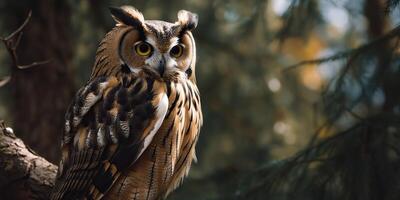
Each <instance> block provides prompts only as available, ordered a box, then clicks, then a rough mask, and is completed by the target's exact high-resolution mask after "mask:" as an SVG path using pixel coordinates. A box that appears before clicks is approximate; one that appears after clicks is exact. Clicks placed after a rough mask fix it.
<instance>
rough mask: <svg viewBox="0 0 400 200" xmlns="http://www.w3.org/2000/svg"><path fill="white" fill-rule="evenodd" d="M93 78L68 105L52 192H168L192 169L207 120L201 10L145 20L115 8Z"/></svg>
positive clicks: (96, 195)
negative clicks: (200, 64) (198, 74)
mask: <svg viewBox="0 0 400 200" xmlns="http://www.w3.org/2000/svg"><path fill="white" fill-rule="evenodd" d="M111 13H112V15H113V17H114V19H115V20H116V21H117V26H116V27H115V28H114V29H113V30H111V31H110V32H109V33H108V34H107V35H106V37H105V38H104V39H103V41H102V42H101V43H100V45H99V48H98V50H97V54H96V61H95V64H94V67H93V70H92V75H91V78H90V80H89V81H88V83H87V84H86V85H85V86H84V87H82V88H81V89H80V90H79V91H78V92H77V94H76V96H75V98H74V100H73V102H72V103H71V105H70V107H69V108H68V110H67V114H66V118H65V119H66V122H65V131H64V137H63V141H62V147H61V149H62V159H61V162H60V165H59V172H58V177H57V181H56V185H55V187H54V190H53V193H52V196H51V198H52V199H137V200H142V199H147V200H151V199H163V198H166V196H167V195H168V194H169V193H170V192H171V191H172V190H174V189H175V188H176V187H177V186H178V185H179V184H180V182H181V181H182V179H183V178H184V177H185V176H186V175H187V174H188V171H189V169H190V165H191V162H192V160H193V159H195V145H196V142H197V139H198V135H199V131H200V127H201V125H202V114H201V105H200V96H199V91H198V89H197V86H196V79H195V73H194V72H195V62H196V47H195V43H194V39H193V36H192V34H191V30H193V29H194V28H195V27H196V26H197V16H196V15H195V14H193V13H190V12H187V11H180V12H179V13H178V21H177V22H175V23H168V22H163V21H146V20H144V18H143V16H142V14H141V13H140V12H138V11H137V10H136V9H134V8H133V7H129V6H124V7H121V8H111Z"/></svg>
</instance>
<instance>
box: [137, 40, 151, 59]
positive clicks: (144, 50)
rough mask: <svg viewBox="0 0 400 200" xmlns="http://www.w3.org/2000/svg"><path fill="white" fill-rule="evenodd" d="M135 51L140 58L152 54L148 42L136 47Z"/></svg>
mask: <svg viewBox="0 0 400 200" xmlns="http://www.w3.org/2000/svg"><path fill="white" fill-rule="evenodd" d="M135 51H136V53H137V54H138V55H139V56H148V55H150V53H151V46H150V44H148V43H146V42H141V43H139V44H137V45H135Z"/></svg>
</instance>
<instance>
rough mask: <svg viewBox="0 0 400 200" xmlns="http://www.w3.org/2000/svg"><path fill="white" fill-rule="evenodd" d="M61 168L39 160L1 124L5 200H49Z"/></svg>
mask: <svg viewBox="0 0 400 200" xmlns="http://www.w3.org/2000/svg"><path fill="white" fill-rule="evenodd" d="M56 173H57V166H55V165H54V164H52V163H50V162H48V161H47V160H46V159H44V158H42V157H40V156H38V155H37V154H36V153H35V152H33V151H32V150H31V149H29V148H28V147H27V146H26V145H25V144H24V142H23V141H22V140H21V139H19V138H17V137H16V136H15V135H14V134H13V133H12V131H10V130H7V129H6V128H5V126H4V123H3V122H0V193H1V199H14V200H23V199H48V197H49V194H50V192H51V188H52V187H53V186H54V181H55V177H56Z"/></svg>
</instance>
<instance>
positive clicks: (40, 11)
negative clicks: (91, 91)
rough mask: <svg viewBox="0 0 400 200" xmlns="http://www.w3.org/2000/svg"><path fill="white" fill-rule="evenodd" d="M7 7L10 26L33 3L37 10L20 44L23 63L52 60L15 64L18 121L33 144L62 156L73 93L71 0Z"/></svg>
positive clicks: (22, 133) (15, 114) (52, 155)
mask: <svg viewBox="0 0 400 200" xmlns="http://www.w3.org/2000/svg"><path fill="white" fill-rule="evenodd" d="M4 8H7V10H5V11H6V12H8V14H7V13H5V14H4V15H5V17H6V19H5V22H6V23H9V25H7V27H16V26H18V25H19V24H21V23H22V22H23V20H24V19H25V18H26V14H27V13H28V11H29V10H30V9H31V10H32V12H33V14H32V19H31V21H30V22H29V24H28V26H27V27H26V29H25V30H24V36H23V37H22V41H21V44H20V45H19V47H18V54H19V60H20V62H21V64H27V63H30V62H32V61H37V60H46V59H49V60H50V63H49V64H46V65H43V66H38V67H34V68H31V69H27V70H18V69H15V68H14V69H13V71H12V73H13V77H12V82H11V84H10V85H11V87H12V95H13V102H12V103H13V106H14V109H13V113H12V114H13V123H14V125H13V126H14V127H15V129H16V132H18V133H19V135H18V136H19V137H21V138H22V139H23V140H24V141H25V142H26V143H27V144H28V146H30V147H31V148H32V149H34V150H35V151H36V152H38V153H39V154H40V155H43V156H44V157H45V158H46V159H48V160H50V161H52V162H55V161H58V159H59V154H60V151H59V142H60V139H61V135H62V130H63V128H62V127H63V115H64V112H65V110H66V107H67V106H68V103H69V101H70V100H71V97H72V94H73V86H72V80H71V72H70V71H69V66H70V63H71V59H72V54H71V46H72V45H71V39H70V35H71V34H70V31H71V26H70V8H69V5H68V3H67V1H64V0H63V1H61V0H41V1H39V0H34V1H29V0H24V1H20V0H18V1H8V2H7V3H5V5H4ZM4 8H3V9H4Z"/></svg>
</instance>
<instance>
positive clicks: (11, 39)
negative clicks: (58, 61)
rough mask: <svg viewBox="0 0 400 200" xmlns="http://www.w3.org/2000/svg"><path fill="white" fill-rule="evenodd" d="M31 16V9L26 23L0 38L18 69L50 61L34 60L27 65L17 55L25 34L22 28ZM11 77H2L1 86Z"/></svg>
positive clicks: (26, 22)
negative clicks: (20, 61) (21, 62)
mask: <svg viewBox="0 0 400 200" xmlns="http://www.w3.org/2000/svg"><path fill="white" fill-rule="evenodd" d="M31 17H32V11H29V13H28V16H27V17H26V19H25V21H24V23H22V25H21V26H19V27H18V28H17V29H16V30H15V31H14V32H12V33H11V34H10V35H8V36H7V37H5V38H3V37H0V40H1V41H2V42H3V43H4V46H5V47H6V49H7V51H8V53H9V54H10V57H11V60H12V63H13V67H16V68H17V69H28V68H31V67H35V66H38V65H43V64H47V63H49V62H50V61H49V60H45V61H36V62H32V63H30V64H26V65H21V64H19V60H18V55H17V47H18V44H19V42H20V41H21V38H22V34H23V32H22V30H23V29H24V28H25V27H26V25H27V24H28V22H29V20H30V19H31ZM10 79H11V77H10V76H6V77H2V78H0V87H2V86H4V85H6V84H7V83H8V82H9V81H10Z"/></svg>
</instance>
